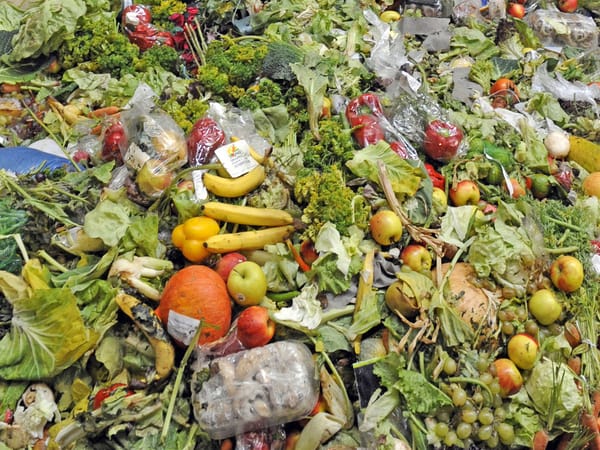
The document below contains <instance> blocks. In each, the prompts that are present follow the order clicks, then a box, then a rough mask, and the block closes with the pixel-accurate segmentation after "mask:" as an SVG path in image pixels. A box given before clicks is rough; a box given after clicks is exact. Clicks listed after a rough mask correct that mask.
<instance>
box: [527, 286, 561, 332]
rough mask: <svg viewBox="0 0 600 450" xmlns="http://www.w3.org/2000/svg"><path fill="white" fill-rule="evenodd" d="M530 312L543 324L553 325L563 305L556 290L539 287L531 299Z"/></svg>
mask: <svg viewBox="0 0 600 450" xmlns="http://www.w3.org/2000/svg"><path fill="white" fill-rule="evenodd" d="M529 312H530V313H531V315H532V316H533V317H535V320H537V321H538V322H539V323H541V324H542V325H551V324H553V323H554V322H556V320H558V318H559V317H560V315H561V313H562V306H561V304H560V302H559V301H558V299H557V298H556V294H555V293H554V291H552V290H550V289H538V290H537V291H535V292H534V294H533V295H532V296H531V298H530V299H529Z"/></svg>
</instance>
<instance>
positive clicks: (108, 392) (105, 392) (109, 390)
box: [93, 383, 133, 409]
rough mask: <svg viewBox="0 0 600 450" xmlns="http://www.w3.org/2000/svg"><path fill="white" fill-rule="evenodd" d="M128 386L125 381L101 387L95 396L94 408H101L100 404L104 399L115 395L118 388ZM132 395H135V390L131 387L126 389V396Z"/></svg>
mask: <svg viewBox="0 0 600 450" xmlns="http://www.w3.org/2000/svg"><path fill="white" fill-rule="evenodd" d="M126 387H127V385H126V384H124V383H115V384H113V385H111V386H108V387H105V388H102V389H100V390H99V391H98V392H97V393H96V395H95V396H94V403H93V408H94V409H98V408H100V406H102V402H104V400H106V399H107V398H108V397H110V396H112V395H114V393H115V392H117V391H118V390H120V389H121V390H122V389H125V388H126ZM130 395H133V391H132V390H130V389H126V392H125V396H126V397H128V396H130Z"/></svg>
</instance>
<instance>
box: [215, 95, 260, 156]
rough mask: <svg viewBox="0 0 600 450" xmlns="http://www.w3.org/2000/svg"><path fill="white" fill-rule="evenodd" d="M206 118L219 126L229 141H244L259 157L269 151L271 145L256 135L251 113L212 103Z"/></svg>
mask: <svg viewBox="0 0 600 450" xmlns="http://www.w3.org/2000/svg"><path fill="white" fill-rule="evenodd" d="M207 116H208V117H210V118H212V119H214V120H215V122H217V123H218V124H219V126H220V127H221V128H222V129H223V131H224V132H225V135H226V136H227V137H228V138H229V139H230V140H233V139H238V140H244V141H246V142H248V145H250V146H251V147H252V148H253V149H254V150H256V151H257V152H258V153H259V154H260V155H265V154H267V153H268V152H269V151H270V149H271V143H270V142H269V141H268V140H267V139H265V138H264V137H262V136H261V135H260V134H258V131H257V130H256V126H255V125H254V119H253V118H252V112H251V111H245V110H241V109H239V108H229V109H227V108H225V107H224V106H223V105H221V104H219V103H215V102H213V103H211V104H210V105H209V108H208V113H207Z"/></svg>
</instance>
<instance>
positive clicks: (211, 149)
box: [187, 117, 225, 166]
mask: <svg viewBox="0 0 600 450" xmlns="http://www.w3.org/2000/svg"><path fill="white" fill-rule="evenodd" d="M223 144H225V132H224V131H223V129H222V128H221V127H220V126H219V124H218V123H217V122H216V121H214V120H213V119H211V118H210V117H204V118H202V119H199V120H198V121H196V123H195V124H194V126H193V127H192V131H191V132H190V134H189V136H188V138H187V152H188V162H189V164H190V165H191V166H200V165H202V164H207V163H208V162H209V161H210V160H211V159H212V158H213V156H214V154H215V150H216V149H217V148H219V147H221V146H222V145H223Z"/></svg>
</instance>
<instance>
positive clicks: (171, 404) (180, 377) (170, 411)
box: [160, 321, 203, 448]
mask: <svg viewBox="0 0 600 450" xmlns="http://www.w3.org/2000/svg"><path fill="white" fill-rule="evenodd" d="M202 327H203V323H202V321H201V322H200V324H199V325H198V328H197V329H196V333H194V337H193V338H192V340H191V341H190V343H189V345H188V347H187V349H186V350H185V354H184V355H183V358H182V359H181V363H180V364H179V369H177V375H176V376H175V382H174V383H173V392H171V398H170V399H169V406H168V407H167V412H166V414H165V423H164V424H163V429H162V432H161V433H160V441H161V442H163V443H164V442H165V440H166V438H167V434H169V425H171V419H172V417H173V411H175V402H176V401H177V392H178V391H179V386H180V385H181V380H183V373H184V372H185V367H186V365H187V362H188V360H189V359H190V356H192V352H193V351H194V349H195V348H196V345H197V343H198V338H199V337H200V332H201V331H202ZM190 436H191V434H190ZM186 448H187V445H186Z"/></svg>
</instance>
